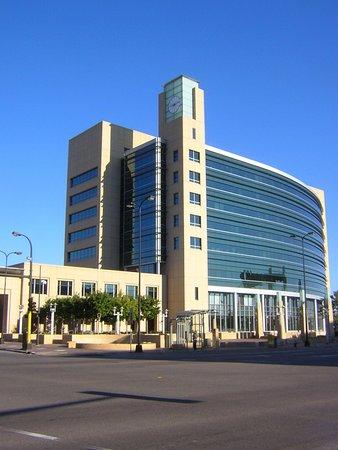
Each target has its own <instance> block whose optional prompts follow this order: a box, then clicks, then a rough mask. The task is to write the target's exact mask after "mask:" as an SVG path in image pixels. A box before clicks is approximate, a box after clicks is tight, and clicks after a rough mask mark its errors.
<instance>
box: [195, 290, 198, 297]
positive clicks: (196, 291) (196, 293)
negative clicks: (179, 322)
mask: <svg viewBox="0 0 338 450" xmlns="http://www.w3.org/2000/svg"><path fill="white" fill-rule="evenodd" d="M195 300H198V287H195Z"/></svg>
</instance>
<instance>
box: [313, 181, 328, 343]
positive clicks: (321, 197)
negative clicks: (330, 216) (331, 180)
mask: <svg viewBox="0 0 338 450" xmlns="http://www.w3.org/2000/svg"><path fill="white" fill-rule="evenodd" d="M310 189H311V190H312V191H313V192H314V194H316V196H317V197H318V199H319V201H320V203H321V205H322V207H323V214H322V219H323V232H324V249H325V276H326V286H327V302H326V307H327V308H328V319H329V323H330V327H331V330H330V335H332V333H333V328H332V327H333V310H332V302H331V300H330V294H331V284H330V267H329V244H328V234H327V220H326V204H325V192H324V191H323V190H322V189H319V188H315V187H311V188H310Z"/></svg>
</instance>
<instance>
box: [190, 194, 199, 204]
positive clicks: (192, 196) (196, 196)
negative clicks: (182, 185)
mask: <svg viewBox="0 0 338 450" xmlns="http://www.w3.org/2000/svg"><path fill="white" fill-rule="evenodd" d="M189 198H190V203H191V204H192V205H200V204H201V196H200V194H196V192H190V194H189Z"/></svg>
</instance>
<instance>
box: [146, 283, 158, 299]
mask: <svg viewBox="0 0 338 450" xmlns="http://www.w3.org/2000/svg"><path fill="white" fill-rule="evenodd" d="M146 297H149V298H155V299H156V298H157V287H156V286H147V287H146Z"/></svg>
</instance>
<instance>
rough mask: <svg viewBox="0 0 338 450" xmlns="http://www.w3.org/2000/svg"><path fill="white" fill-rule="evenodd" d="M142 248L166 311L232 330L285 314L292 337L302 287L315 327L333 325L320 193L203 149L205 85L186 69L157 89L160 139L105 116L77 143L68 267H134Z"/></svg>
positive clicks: (250, 331) (263, 326)
mask: <svg viewBox="0 0 338 450" xmlns="http://www.w3.org/2000/svg"><path fill="white" fill-rule="evenodd" d="M141 202H142V205H141ZM140 206H141V207H140ZM140 217H141V224H140V223H139V218H140ZM140 232H141V246H140V241H139V239H140ZM303 245H304V248H303ZM140 247H141V266H142V271H143V272H151V273H157V274H162V275H165V276H166V280H167V293H166V298H167V307H168V309H169V311H170V316H171V318H175V317H176V316H177V314H180V313H182V312H189V311H195V310H199V311H207V312H208V313H207V316H209V327H210V328H211V327H212V326H213V325H212V324H214V325H215V322H213V319H216V324H217V328H218V329H219V330H220V331H221V332H224V333H227V335H229V336H230V335H233V336H237V337H239V336H241V335H243V333H244V335H254V334H255V335H258V334H262V333H264V332H268V331H273V330H274V329H275V328H276V326H277V321H279V323H281V322H282V323H283V326H284V331H285V333H286V335H287V334H288V333H289V334H290V333H294V332H296V331H297V330H300V329H301V328H302V324H301V323H300V322H301V319H300V317H301V316H300V314H299V313H300V311H301V310H302V309H304V304H303V298H304V282H305V283H306V294H307V310H308V311H307V314H308V326H309V330H310V331H311V330H312V331H316V332H317V333H320V332H324V330H325V320H324V316H325V314H324V313H323V311H325V313H326V314H327V313H328V314H329V318H330V320H332V311H331V309H330V304H329V302H327V298H328V292H329V270H328V246H327V233H326V219H325V201H324V194H323V192H322V191H321V190H319V189H315V188H313V187H311V186H307V185H306V184H305V183H303V182H302V181H300V180H298V179H296V178H295V177H293V176H291V175H289V174H286V173H283V172H282V171H280V170H278V169H275V168H273V167H269V166H267V165H265V164H261V163H259V162H256V161H253V160H249V159H247V158H244V157H241V156H239V155H236V154H233V153H230V152H228V151H225V150H222V149H218V148H214V147H212V146H209V145H207V144H206V142H205V121H204V92H203V90H202V89H201V88H200V87H199V83H198V82H197V81H196V80H193V79H191V78H189V77H186V76H179V77H177V78H175V79H174V80H172V81H170V82H168V83H167V84H165V85H164V89H163V92H162V93H161V94H160V95H159V131H158V136H151V135H148V134H146V133H141V132H139V131H135V130H131V129H127V128H123V127H120V126H117V125H113V124H111V123H108V122H100V123H98V124H97V125H95V126H94V127H92V128H90V129H89V130H87V131H84V132H83V133H81V134H80V135H78V136H76V137H74V138H73V139H71V140H70V144H69V163H68V189H67V209H66V234H65V264H66V265H72V266H82V267H91V268H100V269H114V270H128V271H137V270H138V266H139V263H140V258H139V256H140V255H139V250H140ZM303 250H304V253H303ZM303 256H304V261H305V268H304V267H303ZM304 275H305V276H304ZM281 317H283V320H280V318H281Z"/></svg>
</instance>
